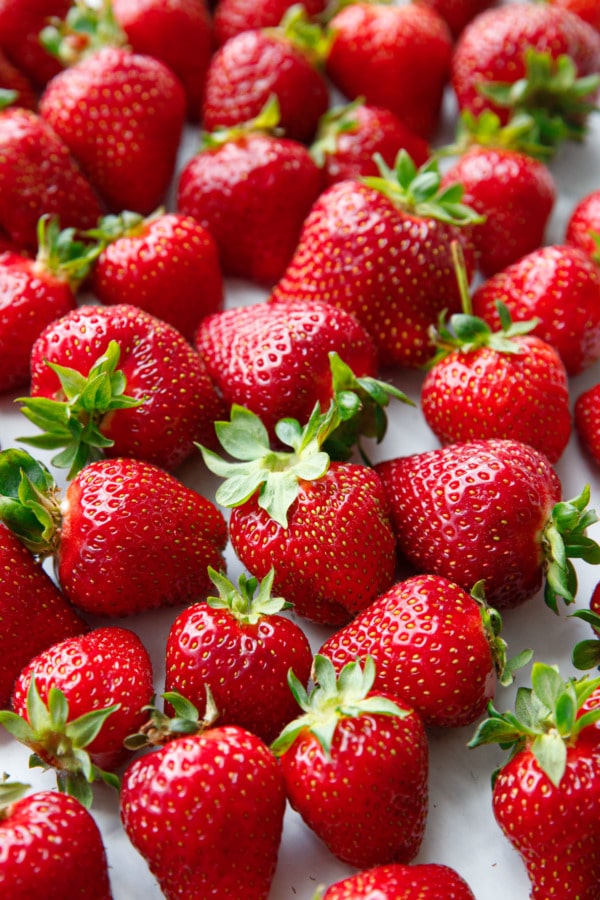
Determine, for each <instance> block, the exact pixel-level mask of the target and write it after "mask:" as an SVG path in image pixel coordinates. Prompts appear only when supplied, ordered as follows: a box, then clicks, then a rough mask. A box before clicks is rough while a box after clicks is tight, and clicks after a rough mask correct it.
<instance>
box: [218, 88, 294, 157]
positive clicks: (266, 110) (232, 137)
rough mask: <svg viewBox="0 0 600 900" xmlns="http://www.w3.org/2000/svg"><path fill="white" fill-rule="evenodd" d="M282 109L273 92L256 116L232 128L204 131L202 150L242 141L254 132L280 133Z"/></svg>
mask: <svg viewBox="0 0 600 900" xmlns="http://www.w3.org/2000/svg"><path fill="white" fill-rule="evenodd" d="M280 121H281V111H280V108H279V100H278V99H277V95H276V94H271V96H270V97H269V99H268V100H267V102H266V103H265V105H264V106H263V108H262V109H261V111H260V112H259V114H258V115H257V116H255V118H253V119H248V121H247V122H240V124H239V125H233V126H231V128H216V129H215V130H214V131H205V132H203V133H202V139H201V141H200V151H203V150H218V149H219V147H223V146H224V145H225V144H229V143H232V142H235V141H240V140H242V139H243V138H245V137H248V136H249V135H252V134H266V135H280V134H282V133H283V132H282V130H281V129H280V128H279V122H280Z"/></svg>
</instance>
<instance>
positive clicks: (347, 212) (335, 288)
mask: <svg viewBox="0 0 600 900" xmlns="http://www.w3.org/2000/svg"><path fill="white" fill-rule="evenodd" d="M350 8H351V7H350ZM380 166H381V172H382V176H381V177H378V178H365V179H360V180H354V179H350V180H348V181H342V182H339V183H338V184H334V185H333V186H332V187H330V188H328V189H327V190H326V191H324V192H323V194H322V195H321V196H320V197H319V199H318V200H317V201H316V203H315V204H314V206H313V208H312V210H311V212H310V214H309V215H308V217H307V219H306V221H305V223H304V226H303V228H302V232H301V234H300V238H299V241H298V246H297V248H296V251H295V253H294V255H293V257H292V260H291V262H290V264H289V266H288V268H287V270H286V272H285V274H284V276H283V277H282V278H281V280H280V281H279V283H278V284H277V285H276V286H275V288H274V290H273V294H272V297H271V299H272V301H278V300H281V299H285V300H291V299H296V300H309V299H310V300H312V299H314V298H320V299H321V300H325V301H326V302H327V303H331V304H332V305H334V306H339V307H342V308H343V309H346V310H348V311H349V312H352V313H354V315H356V317H357V318H358V319H359V321H360V322H362V324H363V325H364V327H365V328H366V329H367V331H368V332H369V333H370V334H371V336H372V337H373V339H374V341H375V343H376V345H377V348H378V351H379V356H380V364H381V365H390V364H394V365H402V366H412V367H416V366H420V365H422V364H423V363H424V362H425V361H426V360H427V359H428V358H429V356H430V355H431V348H430V346H429V340H428V334H427V332H428V329H429V327H430V325H432V324H434V323H435V322H436V321H437V318H438V316H439V314H440V312H441V311H442V310H443V309H447V310H448V311H451V312H457V311H458V309H459V308H460V296H459V292H458V287H457V284H456V278H455V276H454V266H453V263H452V255H451V251H450V244H451V241H452V240H453V239H457V240H459V241H461V242H464V244H465V247H466V259H467V269H468V273H469V275H471V274H472V272H473V268H474V259H473V253H472V249H471V248H470V245H469V244H468V229H465V228H463V227H461V226H465V225H470V224H472V223H473V222H474V221H477V220H478V219H479V217H478V216H477V215H476V214H475V213H474V212H473V210H471V209H469V207H467V206H465V205H463V204H462V203H461V197H462V189H461V187H460V185H458V184H456V185H453V186H452V187H451V188H448V189H447V190H445V191H442V190H441V189H440V185H441V177H442V176H441V174H440V172H439V169H438V165H437V162H436V161H435V159H432V160H430V161H429V162H428V163H426V164H425V165H424V166H421V168H419V169H418V170H417V169H416V167H415V165H414V163H413V161H412V160H411V159H410V157H409V156H408V154H407V153H406V152H405V151H404V150H401V151H400V153H399V154H398V157H397V159H396V163H395V168H394V171H391V170H390V169H388V167H387V166H386V165H385V164H384V163H383V162H381V163H380ZM465 232H467V234H465Z"/></svg>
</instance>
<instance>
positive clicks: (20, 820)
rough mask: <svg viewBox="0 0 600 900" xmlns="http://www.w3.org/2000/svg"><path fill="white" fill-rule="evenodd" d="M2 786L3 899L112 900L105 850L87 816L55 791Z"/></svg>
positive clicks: (0, 872)
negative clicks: (67, 898)
mask: <svg viewBox="0 0 600 900" xmlns="http://www.w3.org/2000/svg"><path fill="white" fill-rule="evenodd" d="M26 790H27V785H22V784H14V783H12V784H11V783H4V784H1V785H0V803H1V805H2V809H1V811H0V843H1V844H2V858H1V859H0V892H1V893H2V895H3V896H4V897H12V898H14V900H17V898H18V897H23V898H24V897H30V898H32V900H33V898H34V897H45V898H47V900H62V898H64V897H72V898H73V900H75V898H77V897H79V898H82V900H83V898H84V897H85V898H86V900H111V898H112V893H111V889H110V881H109V875H108V863H107V859H106V851H105V849H104V844H103V842H102V835H101V834H100V829H99V828H98V826H97V824H96V822H95V820H94V818H93V816H92V815H91V813H89V812H88V811H87V809H85V807H84V806H82V805H81V803H80V802H79V801H78V800H76V799H75V798H74V797H69V796H67V795H66V794H59V793H56V791H36V793H34V794H29V795H28V796H24V793H25V792H26Z"/></svg>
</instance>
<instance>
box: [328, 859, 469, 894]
mask: <svg viewBox="0 0 600 900" xmlns="http://www.w3.org/2000/svg"><path fill="white" fill-rule="evenodd" d="M417 897H418V898H419V900H475V894H474V893H473V891H472V890H471V888H470V887H469V886H468V884H467V883H466V881H465V880H464V879H463V878H461V876H460V875H459V874H458V872H456V871H455V870H454V869H452V868H450V866H445V865H441V864H439V863H419V864H415V865H412V866H408V865H404V864H403V863H390V865H387V866H376V867H375V868H373V869H368V870H367V871H365V872H359V873H358V874H357V875H349V876H348V878H344V879H343V880H342V881H336V883H335V884H332V885H331V886H330V887H328V888H327V890H326V891H325V893H324V894H323V898H322V900H361V898H364V900H375V898H377V900H416V898H417Z"/></svg>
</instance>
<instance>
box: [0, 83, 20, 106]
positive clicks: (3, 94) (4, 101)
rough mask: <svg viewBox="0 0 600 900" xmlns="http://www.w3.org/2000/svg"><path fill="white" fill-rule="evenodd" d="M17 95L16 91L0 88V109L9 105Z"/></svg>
mask: <svg viewBox="0 0 600 900" xmlns="http://www.w3.org/2000/svg"><path fill="white" fill-rule="evenodd" d="M18 96H19V94H18V91H12V90H9V89H8V88H0V111H1V110H3V109H6V108H7V107H8V106H11V104H13V103H14V102H15V100H16V99H17V97H18Z"/></svg>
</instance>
